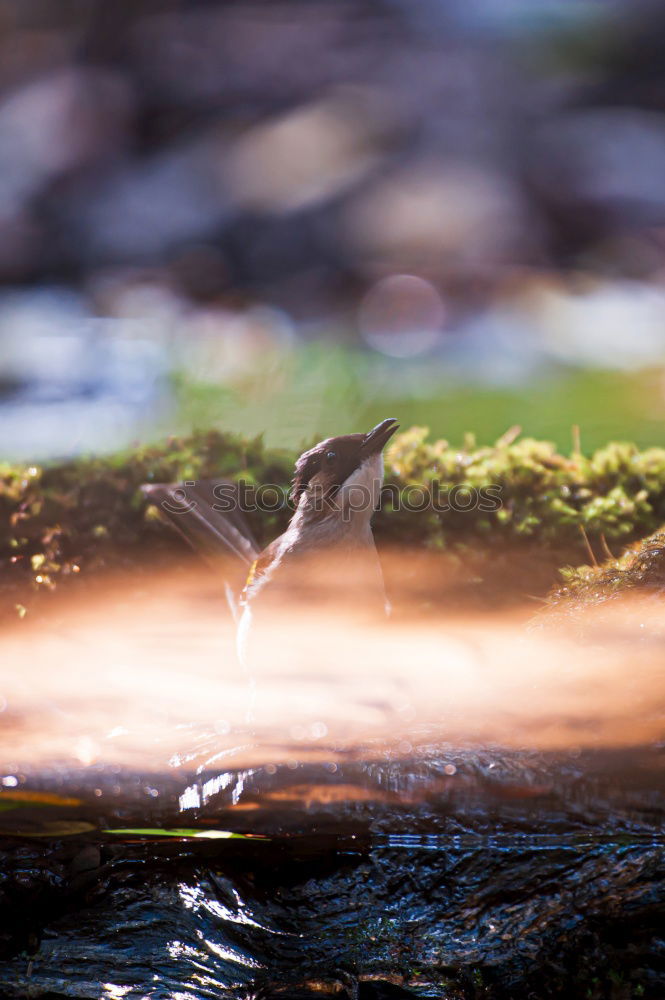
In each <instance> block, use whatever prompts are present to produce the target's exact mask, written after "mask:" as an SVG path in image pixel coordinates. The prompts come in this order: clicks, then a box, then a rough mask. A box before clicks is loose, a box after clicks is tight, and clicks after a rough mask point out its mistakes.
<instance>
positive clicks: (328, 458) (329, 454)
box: [326, 451, 337, 462]
mask: <svg viewBox="0 0 665 1000" xmlns="http://www.w3.org/2000/svg"><path fill="white" fill-rule="evenodd" d="M336 458H337V452H336V451H327V452H326V462H334V461H335V459H336Z"/></svg>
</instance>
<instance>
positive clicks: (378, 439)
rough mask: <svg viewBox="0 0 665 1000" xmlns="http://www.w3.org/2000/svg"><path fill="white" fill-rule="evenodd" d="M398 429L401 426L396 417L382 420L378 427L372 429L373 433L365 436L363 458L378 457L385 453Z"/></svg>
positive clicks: (370, 432)
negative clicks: (387, 445)
mask: <svg viewBox="0 0 665 1000" xmlns="http://www.w3.org/2000/svg"><path fill="white" fill-rule="evenodd" d="M398 427H399V424H398V423H397V421H396V420H395V418H394V417H388V418H387V420H382V421H381V423H380V424H377V425H376V427H372V429H371V431H369V432H368V433H367V434H366V435H365V440H364V441H363V443H362V454H363V456H364V457H365V458H369V456H370V455H377V454H378V453H379V452H380V451H383V449H384V448H385V446H386V444H387V443H388V441H389V440H390V438H391V437H392V436H393V434H394V433H395V431H396V430H397V429H398Z"/></svg>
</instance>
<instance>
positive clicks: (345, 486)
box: [142, 417, 399, 664]
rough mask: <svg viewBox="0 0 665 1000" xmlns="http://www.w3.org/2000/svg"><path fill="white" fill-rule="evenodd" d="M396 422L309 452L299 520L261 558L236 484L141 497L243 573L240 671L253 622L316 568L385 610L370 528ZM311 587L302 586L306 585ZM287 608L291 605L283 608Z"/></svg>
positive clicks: (158, 488) (238, 603) (238, 597)
mask: <svg viewBox="0 0 665 1000" xmlns="http://www.w3.org/2000/svg"><path fill="white" fill-rule="evenodd" d="M398 426H399V425H398V424H397V422H396V420H395V419H394V418H393V417H389V418H387V419H386V420H382V421H381V423H379V424H377V425H376V427H373V428H372V430H370V431H369V432H368V433H366V434H362V433H361V434H343V435H341V436H339V437H331V438H326V439H325V440H324V441H320V442H319V443H318V444H317V445H315V446H314V447H313V448H310V449H309V450H308V451H305V452H303V454H302V455H301V456H300V458H299V459H298V460H297V462H296V465H295V473H294V478H293V482H292V486H291V491H290V499H291V502H292V504H293V505H294V513H293V516H292V517H291V520H290V522H289V524H288V527H287V529H286V531H285V532H284V533H283V534H282V535H280V536H279V537H278V538H276V539H275V540H274V541H273V542H271V543H270V544H269V545H268V546H267V547H266V548H265V549H264V550H263V551H262V552H261V551H260V550H259V547H258V545H257V543H256V541H255V539H254V537H253V534H252V532H251V529H250V527H249V524H248V522H247V519H246V517H245V511H243V509H242V502H241V501H240V499H239V498H240V492H239V490H238V486H237V484H234V483H229V482H227V481H225V480H205V481H197V482H187V483H184V484H149V485H145V486H143V487H142V490H143V493H144V495H145V496H146V497H147V498H148V499H149V500H150V501H151V503H153V504H155V505H156V506H158V507H159V509H160V510H161V511H163V512H164V513H165V514H166V515H167V516H168V518H169V520H170V521H171V523H172V524H173V525H174V526H175V527H176V528H177V529H178V530H179V531H180V532H181V533H182V534H183V535H184V536H185V538H186V539H187V540H188V541H189V542H190V543H192V544H193V545H194V546H195V547H196V548H198V549H200V550H202V551H203V554H204V555H207V556H213V555H215V554H219V553H220V552H225V553H226V554H229V553H231V554H233V555H234V556H235V557H236V559H237V560H240V562H241V563H243V564H244V565H245V567H246V571H247V577H246V580H245V584H244V587H242V589H241V590H240V593H233V590H232V588H229V587H228V586H227V597H228V598H229V604H230V606H231V609H232V611H233V612H234V616H235V618H236V623H237V649H238V656H239V658H240V660H241V662H242V663H245V664H246V663H247V661H248V658H249V645H250V640H251V637H252V634H253V632H254V631H255V630H256V621H257V617H259V616H260V614H261V612H262V611H263V610H264V609H266V610H267V609H268V608H269V607H270V605H271V604H272V605H273V607H275V606H277V605H278V604H279V603H280V602H283V601H285V600H286V601H287V602H288V601H289V594H292V593H294V592H295V591H297V590H300V591H302V588H303V583H304V581H303V574H307V572H308V569H309V568H311V566H312V560H313V559H316V560H321V561H322V566H323V570H324V575H325V570H326V567H327V566H328V565H330V566H333V564H334V572H335V573H336V575H337V577H338V578H339V580H340V584H341V587H342V588H344V587H348V586H351V585H352V584H353V585H355V587H356V589H357V588H358V586H360V587H361V588H362V589H363V598H364V599H366V600H367V603H368V605H369V604H374V605H375V606H381V607H382V609H383V610H384V611H385V609H386V608H387V604H386V599H385V591H384V586H383V577H382V573H381V568H380V564H379V560H378V555H377V552H376V547H375V544H374V536H373V534H372V527H371V520H372V515H373V513H374V511H375V509H376V508H377V506H378V504H379V499H380V494H381V489H382V486H383V449H384V447H385V446H386V444H387V443H388V441H389V440H390V438H391V437H392V435H393V434H394V433H395V431H396V430H397V429H398ZM305 585H306V581H305ZM287 606H288V605H287Z"/></svg>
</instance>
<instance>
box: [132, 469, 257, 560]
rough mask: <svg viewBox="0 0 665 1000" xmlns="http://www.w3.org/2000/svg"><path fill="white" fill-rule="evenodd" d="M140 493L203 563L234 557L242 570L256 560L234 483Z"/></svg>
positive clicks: (159, 487)
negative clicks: (223, 556)
mask: <svg viewBox="0 0 665 1000" xmlns="http://www.w3.org/2000/svg"><path fill="white" fill-rule="evenodd" d="M141 492H142V493H143V495H144V496H145V497H146V498H147V499H148V500H149V501H150V503H151V504H154V506H155V507H157V508H158V510H159V511H160V513H161V515H162V516H163V517H165V518H166V519H167V520H168V521H169V522H170V523H171V524H172V525H173V527H174V528H175V529H176V530H177V531H179V532H180V534H181V535H182V536H183V537H184V538H185V539H186V540H187V541H188V542H189V543H190V545H192V546H193V547H194V548H195V549H197V550H198V551H199V552H200V553H201V554H202V555H203V556H204V557H205V558H206V559H209V560H211V559H212V560H213V561H215V559H216V558H218V557H219V556H220V555H226V556H228V555H229V554H232V555H234V556H235V557H236V558H237V559H239V560H240V561H241V562H242V563H244V564H245V566H248V567H249V566H251V565H252V563H253V562H254V561H255V560H256V559H257V558H258V556H259V546H258V545H257V543H256V540H255V538H254V535H253V534H252V530H251V528H250V526H249V523H248V521H247V517H246V516H245V513H244V512H243V510H242V509H241V504H240V493H239V490H238V487H237V484H236V483H231V482H228V481H227V480H224V479H200V480H197V481H196V482H186V483H154V484H146V485H144V486H142V487H141Z"/></svg>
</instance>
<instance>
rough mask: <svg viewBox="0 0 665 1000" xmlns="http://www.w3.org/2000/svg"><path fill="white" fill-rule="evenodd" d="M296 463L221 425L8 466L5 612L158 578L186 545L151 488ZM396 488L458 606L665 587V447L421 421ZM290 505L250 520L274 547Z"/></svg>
mask: <svg viewBox="0 0 665 1000" xmlns="http://www.w3.org/2000/svg"><path fill="white" fill-rule="evenodd" d="M293 459H294V455H292V454H288V453H284V452H276V451H270V450H267V449H266V448H265V447H264V446H263V444H262V441H261V439H254V440H243V439H241V438H240V437H236V436H233V435H229V434H222V433H219V432H217V431H210V432H206V433H197V434H194V435H192V436H191V437H188V438H186V439H171V440H168V441H166V442H164V443H163V444H160V445H156V446H151V447H144V448H139V449H136V450H134V451H132V452H127V453H123V454H119V455H116V456H113V457H111V458H89V459H78V460H76V461H70V462H66V463H61V464H52V465H47V466H44V467H38V466H30V467H28V466H25V467H23V466H16V465H8V464H4V465H1V464H0V597H1V598H2V602H3V611H4V612H6V613H8V614H10V615H12V616H18V617H22V616H25V615H27V614H30V613H33V612H36V611H37V610H38V609H39V608H40V607H43V606H44V605H45V604H48V603H49V601H50V599H51V596H52V595H53V594H55V593H57V592H62V591H64V590H65V588H74V589H75V588H76V587H77V586H79V587H80V586H81V585H82V584H84V585H87V584H88V583H89V582H90V581H91V580H92V579H96V578H98V577H99V576H100V575H101V574H106V573H108V572H109V571H112V570H126V571H133V572H137V573H142V572H144V571H145V570H150V569H154V567H155V566H156V565H159V564H160V563H162V564H163V562H164V561H169V560H176V559H178V560H179V559H180V558H182V557H183V555H184V553H185V552H186V548H185V546H184V543H183V542H182V541H181V540H180V539H179V538H178V537H177V536H176V535H175V533H174V532H172V530H171V529H170V528H169V527H168V526H167V525H166V524H163V523H162V522H161V520H160V519H159V517H158V516H156V512H155V511H154V509H150V508H149V507H148V505H147V504H146V501H145V500H144V498H143V496H142V494H141V492H140V486H141V484H142V483H146V482H160V481H168V482H171V481H186V480H197V479H202V478H207V477H214V476H223V477H227V478H242V479H243V480H245V481H246V482H247V483H250V484H261V483H272V484H275V485H278V486H280V487H282V489H284V490H286V488H287V487H288V483H289V480H290V477H291V472H292V468H293ZM386 487H387V489H386V492H385V496H384V502H383V504H382V508H381V510H380V511H379V512H378V513H377V515H376V518H375V522H374V523H375V535H376V538H377V542H378V544H379V546H384V547H385V546H400V547H401V546H408V547H409V548H410V549H411V550H421V551H422V552H423V553H425V552H429V553H434V554H437V556H439V557H440V564H441V567H442V573H441V577H440V582H441V581H444V580H447V581H448V582H449V583H450V584H451V586H450V587H449V588H448V589H447V590H446V587H445V586H443V589H442V590H441V589H439V590H438V594H439V595H440V596H441V598H442V600H443V597H444V594H443V591H446V599H447V600H448V601H449V602H450V601H452V595H453V594H454V602H453V603H455V604H456V605H457V606H459V604H460V602H461V603H471V604H474V603H476V604H478V603H480V604H482V605H484V606H487V604H488V603H489V604H492V603H494V604H496V603H499V604H501V603H505V602H510V601H518V600H523V599H524V598H525V597H526V596H527V595H529V596H536V597H538V596H544V595H545V594H546V593H547V592H548V591H549V590H550V589H551V588H552V587H556V586H559V588H560V589H559V591H558V594H559V596H561V597H564V598H567V597H569V596H570V595H571V593H572V592H573V591H575V592H577V591H579V592H580V593H582V592H583V591H585V590H588V589H590V588H589V581H590V580H593V592H594V593H597V592H598V581H600V586H602V587H609V588H611V589H612V591H613V592H616V591H617V589H620V588H621V587H622V586H623V585H626V586H643V585H647V586H652V587H653V586H661V585H662V584H663V583H664V582H665V535H659V534H658V529H659V528H660V527H661V525H662V524H663V523H665V449H661V448H651V449H648V450H646V451H640V450H638V449H637V448H636V447H635V446H634V445H631V444H628V443H613V444H609V445H607V446H606V447H605V448H602V449H600V450H598V451H596V452H595V453H594V454H593V455H590V456H584V455H582V454H580V453H572V454H570V455H563V454H560V453H559V452H557V450H556V448H555V447H554V446H553V445H552V444H550V443H548V442H546V441H536V440H532V439H530V438H520V437H518V436H517V432H516V431H511V432H508V433H507V434H506V435H504V437H502V438H500V439H499V440H498V441H497V442H495V443H494V444H493V445H489V446H479V445H477V443H476V441H475V439H474V438H473V436H472V435H467V437H466V439H465V441H464V442H463V443H462V445H452V444H450V443H448V442H447V441H444V440H434V441H430V440H429V435H428V431H427V430H426V429H425V428H417V427H416V428H412V429H410V430H408V431H406V432H405V433H403V434H401V435H399V436H397V437H396V438H395V440H394V441H393V443H392V445H391V446H390V447H389V448H388V450H387V454H386ZM488 498H489V502H488ZM289 515H290V508H289V507H288V505H287V504H284V505H283V506H282V507H280V508H279V509H278V510H276V511H272V512H271V513H266V512H261V513H251V514H250V515H249V516H250V519H251V520H252V525H253V528H254V530H255V533H256V535H257V537H258V539H259V540H260V541H262V542H267V541H268V540H269V539H270V538H272V537H274V535H275V534H277V533H278V532H279V531H280V530H281V529H282V528H283V526H284V524H285V523H286V520H287V519H288V517H289ZM654 532H655V533H656V535H655V536H654V541H653V542H649V543H646V542H645V543H643V545H642V547H641V548H640V550H639V552H640V553H642V554H641V555H639V554H636V553H631V554H629V555H627V556H626V555H624V556H623V557H622V552H624V550H625V548H626V546H627V545H629V543H632V542H635V541H637V540H640V539H644V538H645V536H650V535H652V534H653V533H654ZM620 557H621V558H620ZM186 558H187V559H189V558H191V557H190V555H189V553H188V554H187V556H186ZM594 559H595V560H597V561H598V562H603V560H606V559H607V560H609V561H608V562H607V563H606V566H605V568H604V569H600V570H597V569H590V568H588V566H587V568H586V569H582V570H579V569H578V570H576V571H575V572H572V573H571V572H570V571H569V570H566V567H580V566H581V565H586V564H589V563H590V562H592V561H593V560H594ZM560 570H563V572H564V574H566V573H567V578H566V582H565V586H564V588H563V589H561V587H560V585H561V580H562V578H561V575H560V572H559V571H560ZM460 580H461V581H463V582H464V584H465V586H463V587H460V586H459V582H460ZM453 584H454V585H453ZM433 596H434V597H436V595H433Z"/></svg>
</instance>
